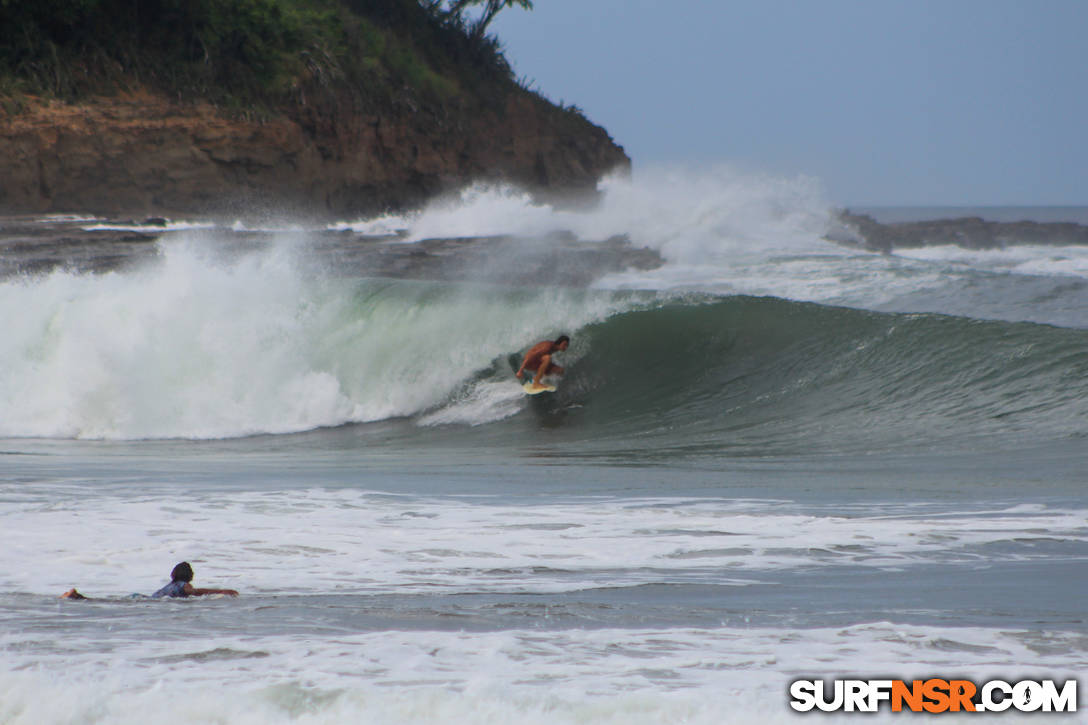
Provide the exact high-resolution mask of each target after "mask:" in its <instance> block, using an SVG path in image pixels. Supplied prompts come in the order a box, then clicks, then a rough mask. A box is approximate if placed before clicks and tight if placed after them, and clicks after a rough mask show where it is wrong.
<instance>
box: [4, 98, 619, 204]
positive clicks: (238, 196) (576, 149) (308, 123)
mask: <svg viewBox="0 0 1088 725" xmlns="http://www.w3.org/2000/svg"><path fill="white" fill-rule="evenodd" d="M403 105H404V107H403V108H399V109H397V110H394V111H391V110H384V111H381V112H374V113H359V112H354V111H353V112H344V113H339V112H332V113H330V112H327V111H320V112H319V111H316V110H313V109H309V110H307V109H305V108H303V109H296V110H297V112H294V113H284V114H279V115H276V116H274V117H273V118H271V119H270V120H262V121H253V120H242V119H238V118H235V117H232V116H231V115H230V114H227V113H224V112H222V111H220V110H219V109H216V108H215V107H213V106H211V105H210V104H207V103H178V102H174V101H172V100H170V99H169V98H167V97H165V96H162V95H156V94H153V93H147V92H145V93H139V94H127V95H120V96H110V97H96V98H92V99H88V100H85V101H83V102H81V103H80V104H78V105H69V104H64V103H61V102H58V101H48V102H46V101H41V102H34V101H32V102H31V103H30V104H29V107H28V108H26V109H24V110H23V111H21V112H19V113H17V114H7V115H0V213H3V214H29V213H57V212H94V213H98V214H112V215H133V216H138V215H176V214H194V213H204V214H231V213H235V214H237V213H291V214H305V215H309V216H336V215H341V214H349V213H367V212H376V211H380V210H386V209H398V208H406V207H411V206H414V205H416V204H419V203H421V202H423V201H424V200H426V199H427V198H430V197H432V196H434V195H436V194H439V193H442V192H444V191H449V190H452V189H456V188H458V187H461V186H463V185H465V184H467V183H470V182H473V181H476V180H481V179H483V180H504V181H509V182H512V183H515V184H518V185H520V186H523V187H525V188H527V189H529V190H530V191H533V192H535V193H538V194H542V195H545V196H553V195H554V196H564V195H576V194H578V193H579V192H584V191H588V190H592V189H593V188H594V187H595V185H596V182H597V180H598V179H599V178H600V177H601V176H602V175H604V174H607V173H609V172H612V171H614V170H620V171H623V170H626V169H629V166H630V161H629V159H628V158H627V156H626V155H625V154H624V152H623V149H622V148H620V147H619V146H617V145H616V144H615V143H613V141H612V139H611V138H609V136H608V134H607V133H606V132H605V131H604V129H601V128H600V127H598V126H595V125H593V124H591V123H589V122H587V121H585V119H583V118H581V117H580V116H579V115H577V114H573V113H570V112H568V111H565V110H563V109H558V108H556V107H554V106H551V105H549V104H547V103H545V102H543V101H542V100H541V99H539V98H537V97H534V96H532V95H531V94H528V93H524V94H513V93H512V94H510V95H508V96H507V98H506V100H505V102H503V103H502V104H501V105H500V107H497V108H493V109H485V110H482V111H481V110H479V109H477V110H475V111H472V110H456V109H453V110H450V109H439V110H438V111H436V110H435V109H429V110H428V109H425V108H423V109H421V108H417V107H413V105H412V104H410V103H409V104H403ZM2 113H3V112H0V114H2Z"/></svg>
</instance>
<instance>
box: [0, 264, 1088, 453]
mask: <svg viewBox="0 0 1088 725" xmlns="http://www.w3.org/2000/svg"><path fill="white" fill-rule="evenodd" d="M0 309H2V310H3V311H4V314H5V317H6V318H7V319H8V320H9V324H8V328H7V330H6V334H5V336H4V338H3V340H2V341H0V354H2V357H3V360H4V361H5V374H4V376H3V377H2V379H0V435H2V436H6V437H54V438H92V439H149V438H152V439H153V438H192V439H209V438H232V437H241V436H249V435H254V434H280V433H294V432H301V431H307V430H312V429H317V428H327V427H337V426H343V425H345V424H358V423H368V422H374V421H385V420H390V419H395V420H399V421H401V422H402V423H403V424H404V425H402V430H403V432H404V435H405V436H407V437H408V438H409V439H415V440H417V442H418V443H419V444H421V445H426V444H427V443H428V442H430V441H434V440H435V439H436V438H441V437H442V436H445V435H449V434H450V431H451V430H452V431H461V433H459V434H458V435H471V436H472V443H473V444H474V445H482V444H487V443H488V442H489V441H490V442H492V443H495V444H497V445H508V444H509V443H510V442H511V440H513V441H520V440H523V439H524V435H525V434H526V432H527V431H529V432H534V433H535V432H537V431H540V430H542V429H543V430H544V431H546V432H545V435H546V436H547V439H548V440H554V441H561V442H563V444H564V445H568V446H570V447H573V448H580V449H584V448H586V447H590V448H591V447H593V446H594V445H596V442H600V443H602V444H604V445H606V447H608V448H610V449H612V450H616V451H622V450H624V449H625V448H638V449H641V450H644V451H645V450H660V451H676V450H682V451H684V450H686V451H711V452H713V451H721V452H725V453H728V452H730V451H733V452H736V453H738V454H753V453H782V452H790V451H806V452H811V451H825V450H826V451H835V450H850V451H855V452H856V451H859V450H887V449H890V448H897V447H900V446H903V445H953V446H959V445H974V444H975V443H977V442H978V441H981V440H989V441H997V442H999V444H1004V443H1002V442H1008V441H1010V440H1036V439H1039V438H1046V439H1054V438H1055V437H1057V438H1062V437H1069V436H1077V435H1083V434H1084V432H1085V431H1086V430H1088V332H1086V331H1084V330H1077V329H1065V328H1055V327H1049V326H1046V325H1038V324H1029V323H1010V322H1001V321H990V322H982V321H976V320H972V319H969V318H960V317H948V316H941V315H906V314H893V313H878V312H870V311H864V310H856V309H847V308H839V307H830V306H825V305H819V304H814V303H806V302H796V301H788V300H783V299H780V298H774V297H749V296H731V297H721V296H714V295H708V294H693V295H687V296H684V295H678V294H672V293H637V292H617V291H606V290H591V289H574V288H561V287H544V288H515V287H505V286H502V285H492V284H476V285H472V284H449V283H436V282H421V281H409V280H388V279H358V278H339V277H337V278H330V277H329V276H328V275H323V274H319V273H312V274H308V273H305V272H300V266H299V264H298V260H297V259H296V258H295V256H294V254H293V253H292V252H291V250H290V249H281V250H273V251H272V252H269V253H261V254H253V255H250V256H247V257H243V258H241V259H235V260H232V261H231V263H229V264H222V263H218V262H216V261H215V260H211V259H209V258H208V252H207V250H205V249H203V248H201V247H200V245H195V244H173V245H166V246H165V247H164V249H163V258H162V259H161V260H160V263H157V264H155V265H151V266H148V267H146V268H143V269H138V270H135V271H129V272H126V273H109V274H104V275H80V274H74V273H67V272H58V273H54V274H52V275H49V276H46V277H40V278H28V279H22V280H16V281H12V282H9V283H5V284H3V285H0ZM558 332H568V333H570V334H571V335H572V336H573V338H574V344H573V346H572V348H571V350H570V351H568V353H566V358H567V363H566V364H567V366H568V373H567V375H566V378H565V379H564V381H563V383H562V385H561V387H560V390H559V392H558V393H556V394H554V395H551V396H540V397H539V398H532V399H530V398H527V397H526V396H524V395H523V393H522V391H521V389H520V387H519V386H518V385H517V383H516V382H515V381H514V379H513V376H512V375H511V370H510V365H509V363H508V359H509V358H510V357H511V356H513V357H516V356H517V355H518V354H520V352H521V351H522V350H524V349H525V348H526V347H527V346H528V345H530V344H532V343H533V342H535V341H536V340H538V339H539V338H540V336H542V335H547V334H554V333H558ZM536 439H537V440H539V439H540V438H539V437H536Z"/></svg>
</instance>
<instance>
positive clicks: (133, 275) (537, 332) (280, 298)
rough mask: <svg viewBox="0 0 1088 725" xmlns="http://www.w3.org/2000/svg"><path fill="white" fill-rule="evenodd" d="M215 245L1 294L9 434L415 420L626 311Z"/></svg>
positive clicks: (174, 249) (1, 415) (569, 293)
mask: <svg viewBox="0 0 1088 725" xmlns="http://www.w3.org/2000/svg"><path fill="white" fill-rule="evenodd" d="M209 242H211V243H214V242H215V234H214V233H211V235H210V236H209V234H208V233H203V234H202V235H200V236H184V235H183V236H181V237H174V238H172V239H171V240H170V241H169V242H168V243H164V244H162V250H161V252H162V258H161V260H159V261H158V262H157V263H155V264H152V265H149V266H147V267H144V268H141V269H138V270H135V271H132V272H127V273H121V272H112V273H108V274H104V275H78V274H72V273H68V272H57V273H54V274H52V275H48V276H45V277H39V278H27V279H20V280H14V281H9V282H7V283H4V284H2V285H0V309H3V310H5V315H6V316H7V317H9V318H11V319H12V320H13V323H12V324H11V325H10V327H9V329H8V331H7V334H6V335H5V337H4V340H3V342H2V343H0V345H2V346H3V349H2V351H0V352H2V358H3V359H4V361H5V367H6V375H5V377H4V378H3V381H2V383H0V435H5V436H40V437H79V438H120V439H138V438H171V437H182V438H221V437H236V436H243V435H251V434H257V433H283V432H292V431H302V430H309V429H312V428H315V427H321V426H335V425H340V424H343V423H349V422H362V421H372V420H381V419H385V418H390V417H396V416H407V415H412V414H415V413H419V412H421V411H424V410H427V409H429V408H433V407H435V406H437V405H439V404H440V403H442V402H443V401H444V400H446V399H447V398H448V397H449V396H450V395H451V393H453V392H454V391H455V390H457V389H458V388H459V387H460V386H462V385H463V384H464V382H465V381H466V379H468V378H469V377H470V376H471V375H472V374H473V372H474V371H476V370H478V369H481V368H486V367H488V366H490V365H491V364H492V361H493V360H494V359H495V358H496V357H498V356H505V355H507V354H510V353H514V352H517V351H518V350H519V349H520V348H522V347H524V346H527V345H529V344H531V343H533V342H535V341H536V339H535V338H536V337H538V336H541V335H545V334H548V333H555V332H558V331H560V330H566V329H570V328H572V327H578V326H581V325H583V324H585V323H586V322H589V321H593V320H597V319H601V318H602V317H604V316H606V315H607V313H608V310H609V309H612V308H613V307H614V303H612V302H610V300H611V298H612V296H610V295H607V294H591V293H588V292H586V291H585V290H569V289H559V288H545V289H539V290H524V289H522V290H516V289H510V288H502V287H501V286H472V285H453V284H434V283H425V282H410V281H393V280H367V279H345V278H337V277H332V276H328V275H325V274H321V273H320V272H316V271H314V270H313V269H312V268H308V267H307V265H305V264H303V263H302V262H301V261H300V259H299V256H298V253H299V251H300V245H298V244H295V245H292V244H282V245H278V246H274V247H271V248H268V249H263V250H257V251H252V252H249V253H245V254H240V255H234V256H231V257H227V258H224V256H223V255H221V254H219V253H218V252H217V251H216V250H215V249H214V246H212V247H209ZM301 251H304V245H301ZM511 384H513V382H512V377H511Z"/></svg>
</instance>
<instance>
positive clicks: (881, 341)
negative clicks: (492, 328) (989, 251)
mask: <svg viewBox="0 0 1088 725" xmlns="http://www.w3.org/2000/svg"><path fill="white" fill-rule="evenodd" d="M575 340H576V343H575V345H574V347H572V349H571V354H573V355H574V356H576V357H577V359H576V361H575V362H573V364H571V365H570V367H569V368H568V373H567V375H566V377H565V379H564V380H563V383H562V386H561V388H560V390H559V392H558V393H556V394H555V395H554V396H552V397H551V398H550V399H548V400H547V401H540V402H537V401H536V400H534V401H533V403H534V407H533V409H532V411H531V412H527V413H526V414H525V415H526V417H527V418H534V419H536V420H538V421H541V422H543V423H544V424H545V425H546V427H547V428H549V429H550V430H549V436H551V437H552V438H559V439H562V440H564V441H565V442H566V443H568V444H569V445H572V446H575V447H579V448H586V447H589V448H593V447H595V445H596V444H597V443H600V442H604V441H607V443H608V445H607V448H608V449H609V450H613V451H617V452H619V453H620V454H621V455H622V453H623V452H624V451H625V450H626V451H628V452H630V451H635V450H639V451H642V452H643V453H646V452H654V451H657V452H659V453H666V452H692V453H714V452H720V453H724V454H730V453H735V454H738V455H766V454H774V455H779V454H791V453H805V454H810V453H820V452H852V453H864V452H881V451H888V450H901V449H905V448H917V447H922V448H929V449H945V450H947V449H970V448H975V447H982V448H990V447H994V446H1005V445H1010V444H1032V443H1037V442H1040V441H1046V440H1055V439H1062V438H1068V437H1077V436H1083V435H1084V434H1085V433H1086V432H1088V332H1085V331H1083V330H1069V329H1063V328H1056V327H1050V326H1045V325H1037V324H1030V323H1008V322H994V321H978V320H972V319H968V318H960V317H949V316H944V315H929V314H926V315H918V314H890V313H877V312H867V311H860V310H853V309H847V308H837V307H827V306H823V305H817V304H812V303H801V302H792V301H788V300H782V299H777V298H757V297H743V296H739V297H729V298H691V299H683V300H674V301H670V302H666V303H663V304H660V305H656V306H652V307H650V308H643V309H637V310H629V311H625V312H621V313H619V314H616V315H614V316H612V317H610V318H608V319H607V320H604V321H601V322H597V323H593V324H590V325H588V326H586V327H585V328H583V329H581V330H579V331H578V332H577V335H576V337H575ZM504 367H505V366H504V365H503V364H502V363H501V362H496V364H495V366H494V370H495V371H496V372H495V375H496V376H501V374H502V370H503V368H504ZM620 441H626V442H627V443H626V444H623V443H621V442H620Z"/></svg>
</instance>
